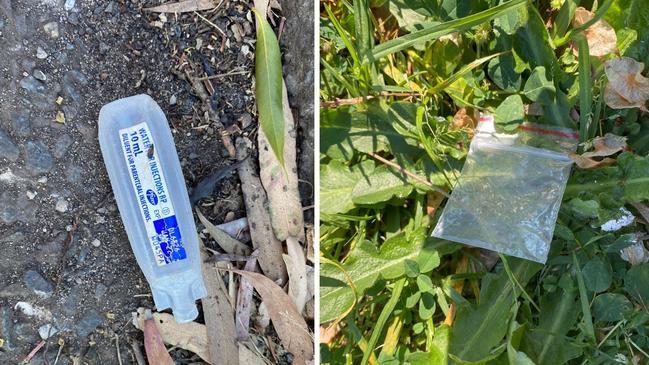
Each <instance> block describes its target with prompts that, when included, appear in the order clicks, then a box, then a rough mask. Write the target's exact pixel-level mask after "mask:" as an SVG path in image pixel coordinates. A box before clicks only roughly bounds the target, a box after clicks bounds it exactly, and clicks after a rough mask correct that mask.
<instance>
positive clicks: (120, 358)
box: [115, 334, 122, 365]
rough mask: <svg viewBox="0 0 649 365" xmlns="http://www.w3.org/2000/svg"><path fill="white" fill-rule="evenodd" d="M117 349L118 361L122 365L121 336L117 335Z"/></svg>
mask: <svg viewBox="0 0 649 365" xmlns="http://www.w3.org/2000/svg"><path fill="white" fill-rule="evenodd" d="M115 348H116V349H117V361H118V362H119V365H122V354H121V353H120V352H119V336H118V335H117V334H115Z"/></svg>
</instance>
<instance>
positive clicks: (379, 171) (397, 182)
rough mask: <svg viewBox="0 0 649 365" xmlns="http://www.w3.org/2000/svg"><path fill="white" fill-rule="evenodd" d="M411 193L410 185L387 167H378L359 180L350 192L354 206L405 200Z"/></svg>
mask: <svg viewBox="0 0 649 365" xmlns="http://www.w3.org/2000/svg"><path fill="white" fill-rule="evenodd" d="M411 192H412V185H410V184H409V183H408V182H407V180H406V179H405V178H404V177H403V176H400V175H399V173H398V172H395V171H394V170H393V169H391V168H389V167H387V166H379V167H377V168H376V169H374V171H372V173H370V174H369V175H368V176H365V177H364V178H362V179H360V180H359V181H358V183H356V185H355V186H354V189H353V190H352V201H353V202H354V204H362V205H371V204H377V203H383V202H386V201H388V200H390V199H392V198H395V197H396V198H405V197H407V196H408V195H410V193H411Z"/></svg>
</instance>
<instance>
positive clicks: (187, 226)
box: [99, 95, 207, 323]
mask: <svg viewBox="0 0 649 365" xmlns="http://www.w3.org/2000/svg"><path fill="white" fill-rule="evenodd" d="M99 145H100V146H101V152H102V155H103V157H104V163H105V164H106V169H107V170H108V176H109V177H110V182H111V185H112V187H113V192H114V193H115V200H116V201H117V206H118V208H119V211H120V214H121V216H122V221H123V222H124V227H125V228H126V233H127V235H128V238H129V241H130V242H131V247H132V248H133V252H134V253H135V257H136V259H137V262H138V264H139V265H140V269H142V272H143V273H144V276H145V277H146V279H147V281H148V282H149V285H150V286H151V292H152V293H153V300H154V302H155V305H156V307H157V308H158V310H162V309H166V308H171V309H172V311H173V314H174V317H175V319H176V321H177V322H179V323H185V322H190V321H192V320H194V319H195V318H196V317H197V315H198V310H197V309H196V303H195V301H196V300H197V299H200V298H203V297H205V296H206V295H207V290H206V289H205V284H204V283H203V277H202V275H201V267H200V265H201V263H200V261H199V260H200V253H199V248H198V236H197V234H196V226H195V224H194V219H193V215H192V210H191V205H190V204H189V199H188V195H187V188H186V187H185V180H184V178H183V174H182V170H181V168H180V162H179V161H178V154H177V153H176V148H175V145H174V140H173V137H172V136H171V131H170V129H169V125H168V123H167V119H166V118H165V115H164V113H163V112H162V109H160V107H159V106H158V104H156V102H155V101H154V100H153V99H152V98H151V97H150V96H148V95H137V96H132V97H128V98H124V99H120V100H117V101H114V102H112V103H110V104H107V105H105V106H104V107H103V108H102V109H101V111H100V113H99Z"/></svg>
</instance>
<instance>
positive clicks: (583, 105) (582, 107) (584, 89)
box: [577, 36, 593, 142]
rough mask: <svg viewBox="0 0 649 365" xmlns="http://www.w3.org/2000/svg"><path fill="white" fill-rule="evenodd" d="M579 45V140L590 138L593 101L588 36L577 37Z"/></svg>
mask: <svg viewBox="0 0 649 365" xmlns="http://www.w3.org/2000/svg"><path fill="white" fill-rule="evenodd" d="M577 44H578V45H579V141H580V142H584V141H586V139H588V137H589V135H588V132H589V130H590V112H591V106H592V103H593V90H592V81H591V79H590V53H589V49H588V42H587V41H586V37H582V36H580V37H579V38H578V39H577Z"/></svg>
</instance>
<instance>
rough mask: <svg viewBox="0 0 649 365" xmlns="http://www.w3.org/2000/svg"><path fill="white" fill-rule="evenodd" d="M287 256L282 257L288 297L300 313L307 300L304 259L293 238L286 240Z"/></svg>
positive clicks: (302, 252) (300, 247)
mask: <svg viewBox="0 0 649 365" xmlns="http://www.w3.org/2000/svg"><path fill="white" fill-rule="evenodd" d="M286 246H287V251H288V255H283V257H284V263H285V264H286V270H287V271H288V295H289V296H290V297H291V298H292V299H293V302H294V303H295V306H296V307H297V310H298V311H299V312H300V313H302V312H303V311H304V306H305V305H306V302H307V301H308V300H309V299H310V298H308V297H307V296H308V282H307V273H306V259H305V258H304V251H303V250H302V246H300V243H299V242H298V241H297V239H296V238H295V237H288V238H287V239H286Z"/></svg>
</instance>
